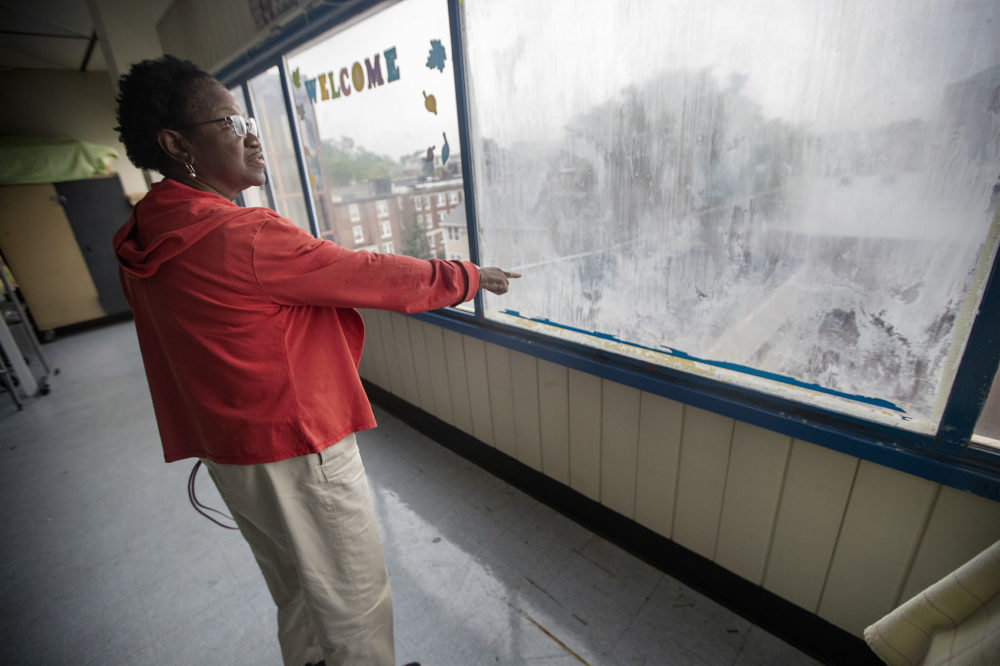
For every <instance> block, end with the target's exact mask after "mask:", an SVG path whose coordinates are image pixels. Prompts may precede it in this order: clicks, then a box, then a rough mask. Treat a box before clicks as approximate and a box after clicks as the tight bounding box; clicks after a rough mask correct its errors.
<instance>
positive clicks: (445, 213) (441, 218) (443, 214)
mask: <svg viewBox="0 0 1000 666" xmlns="http://www.w3.org/2000/svg"><path fill="white" fill-rule="evenodd" d="M446 217H448V211H446V210H442V211H441V212H439V213H438V224H444V220H445V218H446Z"/></svg>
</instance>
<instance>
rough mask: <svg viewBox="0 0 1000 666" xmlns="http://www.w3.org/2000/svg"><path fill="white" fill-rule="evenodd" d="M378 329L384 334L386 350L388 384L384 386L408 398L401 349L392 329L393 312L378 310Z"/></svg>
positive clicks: (384, 349)
mask: <svg viewBox="0 0 1000 666" xmlns="http://www.w3.org/2000/svg"><path fill="white" fill-rule="evenodd" d="M376 312H377V314H378V330H379V333H380V334H381V335H382V349H383V351H384V352H385V377H386V380H387V384H386V385H385V386H383V387H382V388H384V389H386V390H388V391H391V392H392V393H393V394H394V395H397V396H399V397H400V398H403V399H404V400H405V399H406V397H405V395H404V391H403V378H402V375H400V372H399V351H398V350H397V345H396V334H395V332H394V331H393V329H392V316H393V315H392V313H390V312H386V311H385V310H377V311H376Z"/></svg>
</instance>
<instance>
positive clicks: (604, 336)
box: [502, 310, 909, 420]
mask: <svg viewBox="0 0 1000 666" xmlns="http://www.w3.org/2000/svg"><path fill="white" fill-rule="evenodd" d="M502 312H503V313H504V314H506V315H509V316H511V317H516V318H518V319H524V320H525V321H533V322H536V323H539V324H545V325H546V326H552V327H555V328H561V329H563V330H565V331H572V332H574V333H580V334H582V335H587V336H589V337H592V338H598V339H600V340H607V341H609V342H615V343H618V344H622V345H628V346H629V347H635V348H636V349H645V350H647V351H652V352H656V353H658V354H666V355H667V356H673V357H676V358H682V359H684V360H687V361H695V362H697V363H704V364H705V365H710V366H712V367H715V368H723V369H725V370H733V371H734V372H742V373H743V374H747V375H753V376H755V377H761V378H763V379H768V380H771V381H774V382H779V383H781V384H788V385H790V386H797V387H799V388H804V389H809V390H810V391H817V392H819V393H826V394H827V395H835V396H837V397H838V398H845V399H847V400H853V401H854V402H860V403H863V404H866V405H872V406H874V407H883V408H885V409H891V410H893V411H896V412H899V413H900V414H905V413H906V412H905V410H903V409H902V408H901V407H899V406H898V405H896V404H894V403H892V402H889V401H888V400H883V399H882V398H872V397H869V396H864V395H854V394H851V393H844V392H843V391H837V390H834V389H831V388H827V387H825V386H820V385H819V384H810V383H807V382H803V381H800V380H798V379H795V378H794V377H787V376H785V375H779V374H776V373H773V372H767V371H765V370H759V369H757V368H751V367H750V366H748V365H740V364H738V363H727V362H725V361H712V360H709V359H704V358H699V357H697V356H692V355H691V354H688V353H687V352H683V351H680V350H678V349H672V348H670V347H660V348H655V347H647V346H645V345H640V344H637V343H635V342H629V341H627V340H622V339H620V338H618V337H616V336H614V335H611V334H610V333H601V332H600V331H587V330H584V329H582V328H576V327H574V326H569V325H567V324H560V323H559V322H554V321H551V320H549V319H545V318H541V317H526V316H524V315H522V314H521V313H520V312H518V311H517V310H503V311H502ZM903 418H904V419H907V420H909V417H907V416H903Z"/></svg>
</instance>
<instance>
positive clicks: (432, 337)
mask: <svg viewBox="0 0 1000 666" xmlns="http://www.w3.org/2000/svg"><path fill="white" fill-rule="evenodd" d="M423 329H424V342H425V343H426V345H427V362H428V364H429V366H430V374H431V390H432V392H433V396H434V400H433V405H434V407H433V410H432V413H433V414H434V416H436V417H438V418H439V419H441V420H442V421H445V422H446V423H450V424H452V425H455V415H454V411H453V410H452V407H451V394H450V392H449V388H448V358H447V356H446V355H445V351H444V335H443V333H444V329H442V328H440V327H438V326H432V325H430V324H423Z"/></svg>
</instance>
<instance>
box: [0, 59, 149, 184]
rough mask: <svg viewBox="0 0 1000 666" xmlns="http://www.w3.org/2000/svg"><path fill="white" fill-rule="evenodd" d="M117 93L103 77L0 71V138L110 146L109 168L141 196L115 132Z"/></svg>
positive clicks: (99, 74)
mask: <svg viewBox="0 0 1000 666" xmlns="http://www.w3.org/2000/svg"><path fill="white" fill-rule="evenodd" d="M116 124H117V123H116V122H115V90H114V88H113V87H112V85H111V79H110V78H109V77H108V73H107V72H71V71H62V70H33V69H31V70H29V69H16V70H8V71H0V127H2V128H3V130H2V131H3V133H4V134H20V135H43V136H52V135H58V134H65V135H69V136H71V137H73V138H74V139H78V140H80V141H89V142H92V143H97V144H101V145H105V146H111V147H112V148H114V149H115V150H116V151H117V152H118V154H119V156H120V157H119V159H117V160H115V161H114V163H113V168H114V170H115V171H117V172H118V174H119V176H120V177H121V180H122V186H123V187H124V189H125V192H126V193H128V194H132V193H135V192H145V191H146V184H145V181H144V180H143V177H142V172H141V171H139V170H138V169H136V168H135V167H133V166H132V164H131V163H130V162H129V161H128V158H126V157H125V146H123V145H122V144H121V143H119V141H118V136H117V134H116V133H115V131H114V129H113V128H114V126H115V125H116Z"/></svg>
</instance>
